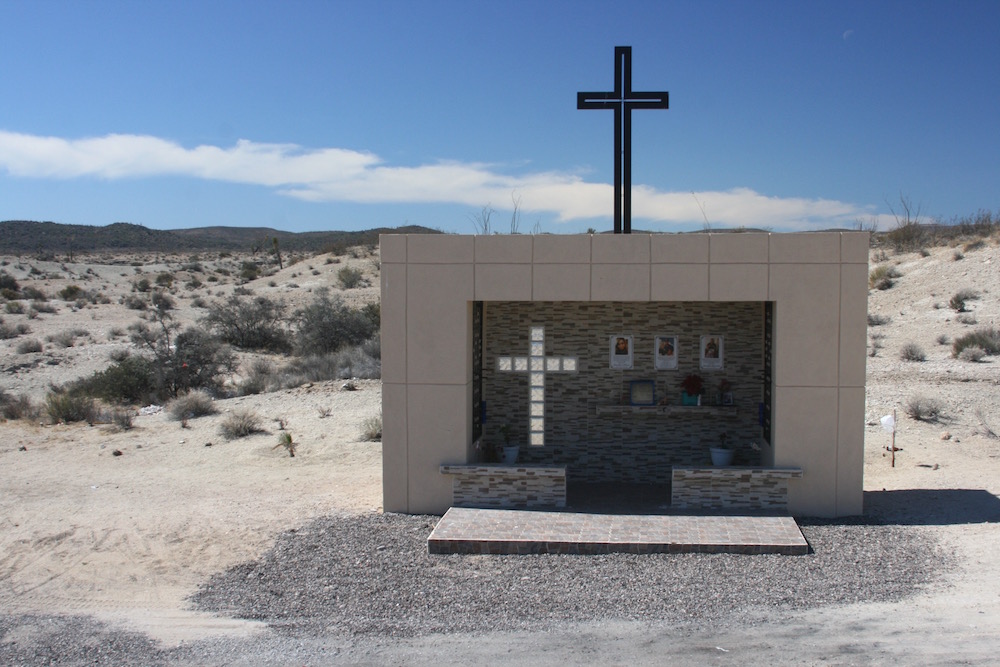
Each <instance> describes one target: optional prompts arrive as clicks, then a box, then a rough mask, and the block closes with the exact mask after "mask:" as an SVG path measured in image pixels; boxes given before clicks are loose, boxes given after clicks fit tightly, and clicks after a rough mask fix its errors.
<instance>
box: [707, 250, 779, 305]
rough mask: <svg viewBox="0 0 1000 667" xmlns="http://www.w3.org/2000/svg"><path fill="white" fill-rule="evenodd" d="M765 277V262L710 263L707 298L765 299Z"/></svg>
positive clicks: (731, 299) (728, 299)
mask: <svg viewBox="0 0 1000 667" xmlns="http://www.w3.org/2000/svg"><path fill="white" fill-rule="evenodd" d="M739 236H745V234H739ZM767 278H768V275H767V264H711V265H710V266H709V271H708V298H709V300H710V301H767Z"/></svg>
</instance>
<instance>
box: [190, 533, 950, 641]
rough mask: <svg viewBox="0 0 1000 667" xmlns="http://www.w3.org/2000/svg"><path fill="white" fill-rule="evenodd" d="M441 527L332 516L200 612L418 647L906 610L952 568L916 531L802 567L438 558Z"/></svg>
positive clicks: (846, 542) (634, 558)
mask: <svg viewBox="0 0 1000 667" xmlns="http://www.w3.org/2000/svg"><path fill="white" fill-rule="evenodd" d="M436 521H437V518H436V517H420V516H406V515H392V514H387V515H376V514H371V515H366V516H362V517H345V518H340V517H327V518H323V519H320V520H317V521H315V522H313V523H311V524H308V525H307V526H305V527H303V528H302V529H300V530H298V531H295V532H288V533H285V534H284V535H283V536H282V537H281V538H280V539H279V540H278V541H277V543H276V544H275V546H274V548H273V549H272V550H271V551H270V552H268V553H267V554H266V555H265V556H264V558H262V559H261V560H259V561H254V562H250V563H245V564H242V565H238V566H236V567H234V568H231V569H230V570H228V571H226V572H223V573H221V574H219V575H217V576H214V577H212V579H211V580H210V581H208V582H207V583H206V584H205V585H204V586H203V587H202V588H201V590H200V591H199V592H198V593H197V594H196V595H195V596H194V598H193V601H194V602H195V604H196V605H197V607H198V608H199V609H201V610H205V611H215V612H219V613H221V614H224V615H231V616H236V617H240V618H246V619H254V620H262V621H266V622H267V623H268V624H269V625H271V627H274V628H276V629H278V630H279V631H280V632H284V633H290V634H292V635H297V634H300V633H307V634H312V633H316V632H318V631H325V632H333V633H349V634H353V635H374V636H389V637H408V636H416V635H425V634H436V633H455V632H482V631H516V630H539V629H543V628H545V627H548V626H550V625H552V624H555V623H560V622H566V621H574V622H590V621H601V620H644V619H656V620H660V621H668V622H683V621H691V620H696V621H705V620H712V621H717V620H724V619H725V618H726V617H728V616H731V615H733V614H738V613H740V612H745V611H750V610H754V609H757V610H759V609H768V608H778V607H785V608H801V607H805V606H817V605H827V604H836V603H850V602H860V601H896V600H900V599H902V598H903V597H905V596H907V595H909V594H912V593H914V592H915V591H916V590H917V589H918V588H919V587H921V586H922V585H925V584H927V583H929V582H931V581H933V580H934V579H935V578H936V577H937V576H938V575H939V574H940V573H941V570H942V565H943V563H946V562H947V560H948V559H947V558H946V557H945V556H944V555H943V554H942V553H941V552H940V549H938V547H937V546H936V545H935V544H934V543H933V542H931V541H929V540H928V539H927V538H925V537H924V536H923V534H922V533H921V531H920V530H919V529H917V528H913V527H900V526H887V525H873V524H871V523H865V522H863V520H858V521H856V522H847V523H845V522H837V523H830V522H822V521H802V522H800V523H801V525H802V529H803V532H804V534H805V536H806V538H807V539H808V540H809V543H810V545H811V546H812V548H813V553H812V554H810V555H806V556H776V555H773V556H772V555H764V556H749V557H748V556H741V555H729V554H715V555H709V554H684V555H666V554H662V555H653V556H638V555H630V554H609V555H603V556H553V555H543V556H461V555H450V556H432V555H429V554H428V553H427V543H426V540H427V535H428V534H429V533H430V531H431V529H432V528H433V526H434V524H435V522H436Z"/></svg>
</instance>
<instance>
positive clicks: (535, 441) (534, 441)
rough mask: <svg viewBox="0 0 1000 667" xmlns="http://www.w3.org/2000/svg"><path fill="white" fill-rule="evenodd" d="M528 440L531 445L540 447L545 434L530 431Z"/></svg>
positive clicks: (543, 441)
mask: <svg viewBox="0 0 1000 667" xmlns="http://www.w3.org/2000/svg"><path fill="white" fill-rule="evenodd" d="M529 437H530V440H529V441H528V442H529V443H530V444H531V446H532V447H541V446H543V445H544V444H545V434H544V433H532V434H531V435H530V436H529Z"/></svg>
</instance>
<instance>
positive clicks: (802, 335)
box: [381, 232, 868, 516]
mask: <svg viewBox="0 0 1000 667" xmlns="http://www.w3.org/2000/svg"><path fill="white" fill-rule="evenodd" d="M381 261H382V303H381V308H382V382H383V390H382V392H383V394H382V405H383V439H382V443H383V499H384V502H383V504H384V508H385V510H386V511H390V512H393V511H394V512H411V513H424V512H426V513H443V512H444V511H445V510H446V509H447V508H448V507H449V505H450V503H451V494H452V482H451V480H450V479H449V478H448V476H446V475H443V474H442V473H441V472H440V467H441V465H443V464H467V463H475V462H476V451H475V448H474V443H473V421H474V420H473V407H472V403H473V400H472V396H473V338H474V337H473V326H472V322H473V303H474V302H476V301H482V302H485V318H486V326H485V327H484V346H485V347H484V363H483V366H484V377H483V398H484V400H486V402H487V422H486V424H485V432H484V437H491V435H492V434H491V433H490V430H489V429H490V428H492V425H493V424H494V423H495V422H491V421H490V419H491V415H492V414H494V413H493V412H491V411H492V410H496V409H498V408H499V407H500V406H499V404H498V405H497V406H496V407H493V408H491V407H490V406H491V401H493V402H497V401H499V402H500V403H502V402H503V401H504V400H508V401H510V405H511V406H514V405H515V403H516V401H517V400H518V394H519V392H522V391H523V392H525V393H524V394H523V395H524V399H523V400H524V401H525V402H524V403H521V404H520V406H526V405H527V403H526V401H527V384H526V383H524V380H523V379H518V376H517V375H516V374H513V375H511V376H510V378H507V379H505V380H503V382H509V383H514V384H512V385H511V386H509V387H507V389H508V391H507V392H506V395H508V396H509V398H506V399H505V398H503V397H502V396H501V394H503V393H504V392H502V387H501V386H500V385H498V384H497V382H501V381H500V380H498V379H497V377H496V376H494V377H493V379H489V375H490V372H489V371H490V369H493V368H495V366H491V365H490V364H491V363H495V361H494V358H493V357H490V355H497V354H503V353H506V354H510V355H526V354H527V350H526V349H519V346H520V347H521V348H523V347H524V346H525V345H526V341H527V331H526V330H525V331H524V332H520V331H518V330H517V329H519V328H525V327H526V325H527V324H534V325H539V324H540V325H543V326H545V327H546V329H547V333H546V337H545V347H546V349H545V353H546V354H555V355H577V356H578V357H579V359H580V367H579V368H578V369H577V371H576V373H577V377H576V378H573V379H572V380H570V381H567V378H568V377H570V376H569V375H564V374H552V375H551V376H549V377H548V378H547V379H546V389H547V398H549V399H551V400H546V405H545V413H546V415H547V416H549V418H550V419H552V420H553V421H552V422H551V423H549V422H548V421H547V422H546V445H545V447H543V448H542V449H539V450H534V449H533V448H527V447H525V448H522V453H523V455H526V456H527V457H529V459H530V460H533V459H534V457H539V458H540V459H541V460H543V461H545V462H550V461H552V460H553V459H550V458H547V457H549V456H552V457H555V452H556V451H557V448H559V447H564V448H566V447H568V446H569V445H570V444H572V442H573V441H572V439H573V438H574V437H576V438H577V442H583V440H582V438H583V436H582V434H581V435H580V436H574V435H573V433H574V430H573V428H572V426H571V425H570V424H569V423H568V422H565V421H563V422H560V420H559V417H558V416H557V411H558V410H562V409H570V410H579V412H580V414H584V413H585V414H586V415H587V420H588V422H587V425H585V426H584V428H586V429H590V428H593V429H594V433H599V434H601V435H600V438H601V439H603V438H608V439H609V440H610V442H608V443H607V444H608V445H610V446H612V447H615V446H617V447H618V448H619V450H620V451H619V454H618V456H619V457H620V456H625V455H627V454H628V453H629V451H628V445H629V444H635V442H642V443H649V442H650V441H651V440H652V439H653V438H654V437H656V438H660V437H664V438H665V439H664V442H666V443H672V445H671V446H670V447H669V449H670V452H669V454H665V455H667V456H678V457H679V456H682V452H683V450H684V447H685V445H684V443H683V439H680V440H677V441H676V442H675V441H672V440H671V439H670V438H671V436H663V434H662V433H659V434H658V433H656V431H657V429H653V428H650V426H649V424H643V423H642V422H640V421H637V420H640V419H649V418H653V419H661V417H660V416H653V415H641V416H638V415H631V414H627V415H626V414H619V415H614V414H612V415H611V417H610V420H611V421H610V422H607V423H606V425H605V423H602V422H598V415H597V411H598V408H599V406H598V405H597V404H596V403H597V402H598V398H599V396H598V393H599V386H600V383H601V382H603V380H602V379H601V378H600V377H597V378H596V379H595V378H594V377H591V376H590V375H588V371H590V370H592V371H593V372H594V373H595V374H596V373H598V371H599V372H600V374H605V373H606V371H607V370H608V369H607V368H606V364H605V367H604V368H599V364H598V363H597V361H594V362H593V363H591V362H590V361H589V359H590V358H591V356H594V359H595V360H596V358H597V356H599V355H597V353H596V352H591V351H589V349H590V348H589V344H588V345H585V347H586V349H587V350H588V351H587V352H586V353H581V352H577V351H573V350H564V349H562V347H561V346H562V343H561V342H559V340H560V336H562V335H564V334H568V333H569V331H570V329H569V328H567V327H566V326H565V323H564V321H563V320H561V319H558V318H555V319H546V320H545V321H534V318H535V316H536V315H538V316H540V317H541V316H543V314H544V313H545V312H552V313H553V314H556V313H559V312H561V311H565V312H567V313H570V312H578V316H579V317H582V318H585V319H587V318H590V317H591V316H598V314H600V313H603V314H600V317H601V318H603V319H602V320H601V321H603V322H607V326H614V327H616V328H615V330H613V331H608V332H606V334H604V335H612V334H616V333H620V331H619V328H620V327H621V326H624V324H621V322H622V320H621V319H616V318H618V315H617V313H619V312H620V313H621V317H622V318H626V320H627V319H628V318H630V317H632V316H631V315H628V314H627V313H632V312H635V313H641V312H646V313H648V314H651V315H652V316H654V317H658V315H657V314H658V313H660V312H662V313H665V314H671V313H673V314H677V315H681V314H682V313H687V314H688V315H691V317H690V318H685V317H683V316H680V317H679V319H677V320H676V321H675V322H676V324H674V323H673V322H674V321H672V322H671V323H670V326H669V327H668V329H669V330H660V325H659V324H658V323H656V322H651V323H649V326H648V328H647V325H645V324H641V323H639V321H638V320H636V323H635V324H634V325H633V326H632V327H631V328H632V329H633V330H632V331H629V332H624V333H630V334H632V335H634V336H635V338H634V340H635V346H636V357H635V366H636V367H635V369H634V370H633V371H630V372H629V375H628V376H626V374H625V372H624V371H617V372H618V373H619V374H621V376H620V379H616V378H614V377H612V379H611V380H612V388H611V389H609V402H610V391H611V390H613V388H614V386H613V385H614V384H615V382H619V383H625V380H626V379H627V377H628V378H631V376H632V375H636V376H637V377H636V379H655V380H660V379H661V377H663V374H664V373H667V371H655V372H654V371H652V370H649V366H648V360H646V361H641V364H643V365H645V366H646V370H643V368H641V367H640V357H639V354H640V353H643V352H644V347H650V354H651V345H652V342H651V341H648V339H647V335H652V334H651V332H653V331H656V334H657V335H661V334H675V333H676V334H678V335H680V336H681V341H680V342H681V345H682V356H681V364H682V365H683V364H684V352H683V345H684V344H685V339H686V338H687V337H688V335H690V336H692V337H693V336H695V335H696V331H697V332H700V333H705V334H708V333H722V334H723V335H734V336H736V335H737V333H736V332H735V331H734V332H733V333H731V334H727V333H725V332H719V331H701V325H699V324H698V322H697V318H696V317H695V316H694V314H695V313H700V315H697V317H705V318H709V320H710V319H711V318H712V317H719V316H721V315H719V313H725V312H729V313H731V314H732V316H733V317H745V318H747V323H748V324H749V323H750V321H751V320H752V319H756V318H757V317H758V315H757V314H758V313H760V312H761V311H762V310H763V308H764V306H763V304H765V303H768V302H769V303H771V307H772V309H773V339H772V343H773V351H772V355H771V362H772V366H771V371H772V373H771V382H770V386H769V387H764V386H763V380H761V383H762V384H761V388H760V389H756V388H755V387H756V382H757V380H755V378H759V377H760V373H761V371H760V362H753V361H752V360H750V361H745V362H742V363H744V364H745V365H746V368H745V369H743V370H741V371H740V373H739V375H737V374H735V371H733V374H732V376H731V377H730V373H731V371H730V370H729V368H730V366H729V363H730V359H733V360H735V359H736V357H732V358H729V359H727V360H726V363H727V368H726V370H725V371H723V373H725V374H726V376H727V379H729V380H731V381H732V382H733V384H734V389H733V391H734V393H735V394H736V395H737V398H738V400H740V401H741V402H742V403H743V404H751V403H752V402H753V401H754V400H755V399H756V397H757V393H758V392H761V393H763V392H764V389H769V390H770V392H769V394H770V396H771V401H770V402H771V416H772V420H773V421H772V425H771V442H770V443H765V444H764V447H763V450H762V451H761V453H760V461H759V464H760V465H764V466H782V467H786V466H787V467H797V468H801V469H802V471H803V475H802V478H801V479H791V480H789V482H788V487H789V488H788V493H789V495H788V506H789V510H790V511H791V512H792V513H794V514H796V515H816V516H846V515H851V514H859V513H861V511H862V470H863V439H864V400H865V399H864V396H865V394H864V386H865V360H866V356H865V344H866V328H867V320H866V316H867V295H868V234H867V233H863V232H823V233H809V234H765V233H741V234H738V233H719V234H676V235H675V234H653V235H650V234H631V235H539V236H527V235H513V236H457V235H384V236H382V237H381ZM554 302H561V303H558V305H553V303H554ZM717 308H718V309H721V310H716V309H717ZM504 309H507V310H508V311H509V313H508V314H509V315H510V316H512V317H516V318H518V323H517V325H516V326H515V327H512V328H510V329H509V330H507V331H506V332H505V333H504V334H503V335H506V336H509V337H510V338H509V340H508V341H506V342H509V343H510V344H511V345H512V347H511V348H510V349H507V350H498V349H496V348H493V347H491V345H492V344H493V343H492V342H491V336H495V337H496V338H493V339H492V340H493V341H495V342H497V343H498V344H499V342H500V341H499V340H497V339H498V338H499V334H498V333H497V332H498V331H499V328H502V324H501V323H500V322H498V321H496V320H494V321H492V323H491V319H490V318H491V317H499V316H501V315H502V314H503V312H504ZM602 309H606V310H602ZM644 309H650V310H648V311H647V310H644ZM491 313H492V315H491ZM736 313H743V314H742V315H737V314H736ZM574 316H577V315H574ZM669 316H670V317H673V315H669ZM529 320H531V321H530V322H529ZM575 324H576V325H578V327H579V328H581V329H582V330H586V329H587V328H588V327H589V326H590V324H592V323H589V321H583V322H581V321H577V322H576V323H575ZM601 326H603V325H601ZM706 326H709V325H706ZM685 327H688V328H687V329H686V328H685ZM688 330H689V331H690V334H688V333H685V332H686V331H688ZM760 331H763V327H762V328H761V329H760ZM560 332H562V333H560ZM647 332H650V333H649V334H647ZM574 335H575V334H574ZM594 335H595V336H596V333H595V334H594ZM740 335H746V334H745V333H741V334H740ZM735 340H736V339H735V338H734V342H735ZM506 342H505V344H506ZM746 344H747V350H751V349H752V348H755V347H756V346H757V345H758V344H759V343H758V342H756V341H755V340H750V338H748V339H747V343H746ZM690 345H691V349H692V351H690V352H688V353H687V356H688V361H692V360H693V359H694V357H693V356H692V355H693V345H694V344H693V343H690ZM595 349H596V348H595ZM748 354H751V353H750V352H748ZM753 354H756V353H753ZM727 357H728V354H727ZM606 359H607V357H606V356H605V361H606ZM748 359H749V357H748ZM734 363H735V362H734ZM591 366H593V368H591ZM734 368H735V367H734ZM684 370H685V369H684V368H683V366H682V368H681V369H680V370H678V371H670V373H671V374H677V375H678V377H682V375H681V374H682V373H684ZM701 374H702V375H703V376H705V377H706V379H707V380H708V383H707V386H709V387H711V386H712V380H711V379H709V378H710V377H714V376H716V375H719V374H720V373H719V372H714V373H710V372H707V371H706V372H701ZM639 375H641V376H642V377H638V376H639ZM572 382H578V383H579V382H582V383H590V385H588V386H589V387H590V388H586V389H583V390H582V393H581V394H579V395H578V400H580V401H581V402H582V401H584V400H586V401H591V400H593V401H595V404H594V406H593V412H592V411H591V405H590V404H589V403H588V404H587V406H586V407H573V406H572V405H571V406H565V405H563V406H561V407H559V408H558V409H557V407H556V406H557V403H558V393H552V392H560V391H563V392H565V391H567V390H568V389H569V388H570V387H571V383H572ZM668 382H669V381H667V380H663V384H662V385H661V384H660V383H658V384H657V389H658V393H659V389H660V387H661V386H663V387H667V384H668ZM678 382H679V380H678ZM491 383H492V384H491ZM516 383H523V384H516ZM667 388H668V389H669V390H671V393H670V396H671V397H675V396H676V391H677V388H676V385H675V386H672V387H667ZM490 392H493V396H492V397H491V395H490ZM757 400H760V399H757ZM738 407H740V406H738ZM513 409H516V410H520V409H524V408H523V407H515V408H513ZM750 414H752V412H751V411H747V415H750ZM606 415H607V413H605V416H606ZM696 418H697V419H705V418H706V416H705V415H696V416H689V415H685V416H683V418H681V419H680V420H679V421H678V422H677V423H684V424H685V426H684V429H685V431H687V432H690V431H692V430H695V429H697V427H696V426H694V425H692V423H693V422H692V420H694V419H696ZM616 419H617V420H619V423H620V424H622V428H621V431H620V432H618V434H617V435H616V431H617V427H616V426H615V423H614V422H615V420H616ZM669 419H670V420H674V419H675V416H674V415H671V416H670V417H669ZM724 419H728V418H726V417H723V416H718V418H709V419H708V424H707V426H705V427H704V431H705V433H706V434H707V436H706V438H705V439H706V440H708V439H710V438H711V437H714V435H713V434H714V432H715V431H717V430H718V428H719V422H720V421H723V420H724ZM743 419H744V417H743V416H740V417H737V420H739V421H738V426H737V427H736V428H732V427H728V426H727V432H728V431H729V429H730V428H732V433H731V435H733V436H736V435H737V433H747V432H749V431H750V430H751V429H753V426H752V424H750V423H749V422H744V421H743ZM626 421H627V422H629V423H628V424H626V423H625V422H626ZM591 425H592V426H591ZM628 429H632V430H631V431H628ZM636 429H637V430H636ZM628 432H631V433H638V434H640V435H639V436H636V437H635V438H633V437H632V436H630V435H627V433H628ZM736 444H741V443H739V442H737V443H736ZM673 445H676V446H673ZM574 446H576V445H574ZM687 446H690V438H689V439H688V445H687ZM525 449H528V450H529V451H528V452H527V453H526V454H524V452H525ZM640 449H642V448H641V447H640ZM544 450H548V451H546V453H545V454H540V453H538V452H542V451H544ZM582 451H586V452H593V451H596V450H591V449H587V450H581V449H578V450H577V451H576V452H575V455H579V454H580V453H581V452H582ZM636 451H637V450H634V449H633V450H631V453H633V454H634V453H635V452H636ZM549 452H552V454H550V453H549ZM563 452H564V453H563V455H562V456H563V458H565V459H566V462H565V464H566V465H567V475H568V477H569V479H571V480H572V479H574V474H580V473H579V472H578V471H574V469H573V468H574V463H577V464H579V461H578V459H575V458H574V453H573V452H570V451H569V450H568V449H564V450H563ZM691 453H692V454H694V452H693V451H692V452H691ZM647 454H648V456H646V459H645V460H652V459H655V458H656V456H658V454H659V451H658V450H656V449H655V448H653V449H652V450H649V451H648V452H647ZM590 455H593V454H590ZM597 457H598V459H600V455H597ZM613 458H614V457H612V459H613ZM612 459H609V460H608V461H606V462H605V463H606V464H607V463H608V462H610V461H611V460H612ZM522 460H528V459H523V458H522ZM753 463H754V464H755V465H757V462H753ZM636 465H644V464H643V463H642V462H641V461H639V460H636ZM607 467H608V466H607V465H605V469H607ZM595 474H596V473H595ZM656 474H659V473H656ZM622 479H625V477H622Z"/></svg>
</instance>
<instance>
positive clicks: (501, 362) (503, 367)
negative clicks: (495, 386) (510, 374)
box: [497, 357, 514, 371]
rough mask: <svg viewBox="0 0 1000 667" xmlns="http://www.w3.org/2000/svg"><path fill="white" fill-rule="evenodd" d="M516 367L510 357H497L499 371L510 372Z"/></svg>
mask: <svg viewBox="0 0 1000 667" xmlns="http://www.w3.org/2000/svg"><path fill="white" fill-rule="evenodd" d="M513 367H514V365H513V362H512V361H511V358H510V357H497V370H498V371H510V370H511V369H513Z"/></svg>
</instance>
